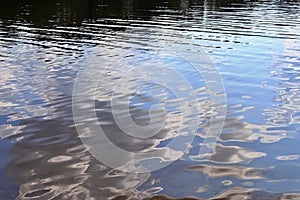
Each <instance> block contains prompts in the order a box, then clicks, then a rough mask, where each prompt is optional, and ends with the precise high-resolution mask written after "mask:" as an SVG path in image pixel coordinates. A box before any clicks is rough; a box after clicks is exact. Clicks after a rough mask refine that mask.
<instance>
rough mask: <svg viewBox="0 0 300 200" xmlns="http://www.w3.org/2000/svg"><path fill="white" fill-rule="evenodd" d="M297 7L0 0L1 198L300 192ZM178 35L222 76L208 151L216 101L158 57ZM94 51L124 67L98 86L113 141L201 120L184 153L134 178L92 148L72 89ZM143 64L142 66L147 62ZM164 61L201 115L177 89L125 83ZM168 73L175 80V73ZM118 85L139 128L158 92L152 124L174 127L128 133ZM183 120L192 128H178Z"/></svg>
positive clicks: (181, 65)
mask: <svg viewBox="0 0 300 200" xmlns="http://www.w3.org/2000/svg"><path fill="white" fill-rule="evenodd" d="M299 6H300V3H299V1H279V0H278V1H275V0H274V1H262V0H259V1H246V0H245V1H240V0H232V1H185V0H181V1H179V0H178V1H175V0H174V1H173V0H172V1H171V0H169V1H133V0H128V1H97V0H90V1H83V0H77V1H72V2H71V1H67V0H54V1H50V2H47V3H45V2H41V1H16V0H11V1H8V2H2V6H1V7H0V68H1V73H0V77H1V78H0V131H1V138H2V139H1V140H0V143H1V145H0V146H1V154H0V155H1V162H0V177H1V179H0V180H1V185H0V197H1V198H0V199H15V198H17V199H126V198H128V199H143V198H151V197H155V196H157V198H158V199H159V198H161V199H163V198H164V197H163V196H164V195H166V196H169V197H172V198H184V197H194V198H199V199H271V200H272V199H280V198H281V199H299V198H300V189H299V188H300V173H299V170H300V160H299V158H300V148H299V142H300V135H299V134H300V125H299V123H300V121H299V120H300V109H299V108H300V106H299V105H300V34H299V33H300V7H299ZM171 44H177V45H178V46H179V47H180V48H183V49H182V50H186V49H192V50H194V51H199V52H201V51H202V50H204V51H206V52H207V53H208V55H209V56H210V58H211V59H212V61H213V63H214V64H215V66H216V68H217V69H218V70H219V71H220V75H221V76H222V79H223V82H224V87H225V91H226V95H227V101H226V106H227V115H226V121H225V124H224V129H223V131H222V134H221V135H220V137H219V140H218V143H217V144H216V146H215V148H214V150H213V151H212V152H211V153H210V154H209V155H208V156H207V157H205V158H202V157H201V156H199V154H198V153H199V149H200V147H201V143H202V142H203V140H204V139H205V133H206V131H207V129H208V119H209V117H211V116H214V115H216V113H215V112H214V102H213V101H212V99H211V98H210V93H209V91H208V89H207V88H206V84H205V81H204V80H203V79H201V77H200V79H199V77H198V76H197V75H196V74H195V72H193V71H189V70H188V69H190V68H189V67H188V63H186V62H184V61H183V60H182V59H180V58H176V57H175V58H174V57H172V56H170V55H169V54H168V52H167V51H166V52H164V50H166V49H168V50H172V45H171ZM182 44H184V45H182ZM173 50H176V49H173ZM124 52H125V54H124ZM128 52H129V53H128ZM129 54H130V55H129ZM91 55H95V56H97V57H98V58H99V60H97V62H99V68H96V70H99V71H101V70H104V69H105V67H106V66H107V65H108V63H111V62H113V63H116V62H120V63H121V64H120V63H119V64H115V65H113V66H112V67H111V68H109V69H110V70H109V71H108V73H107V75H106V76H104V77H103V79H102V82H101V84H99V87H97V100H96V102H95V105H96V106H95V107H96V111H97V116H98V118H99V120H100V121H101V122H102V123H103V124H102V125H103V127H104V129H105V130H106V131H107V132H108V133H109V134H108V137H109V139H110V140H111V141H113V142H114V144H115V145H117V146H119V147H120V148H123V149H126V150H128V151H133V152H136V151H149V150H151V149H157V148H162V149H163V147H162V146H163V145H165V144H167V143H168V142H169V141H171V140H174V139H176V138H180V137H183V136H184V134H185V133H186V132H189V126H188V125H189V123H190V122H191V121H193V119H195V118H196V117H198V118H200V122H199V124H197V130H198V132H197V134H196V137H195V140H194V141H193V142H192V144H191V149H190V151H189V152H186V154H185V155H184V156H183V157H182V159H180V160H178V161H176V162H175V163H173V164H172V165H170V166H168V167H166V168H163V169H160V170H157V171H154V172H151V173H141V174H132V173H124V172H121V171H117V170H114V169H111V168H109V167H107V166H105V165H104V164H103V163H101V162H99V161H98V160H97V159H95V158H94V157H93V156H92V155H91V154H90V152H89V151H88V150H87V149H86V148H85V146H84V145H83V144H82V141H81V140H80V138H79V137H78V133H77V131H76V128H75V125H74V120H73V114H72V89H73V85H74V81H75V77H76V74H77V73H78V70H79V69H80V67H81V66H82V64H83V63H84V62H85V60H86V59H87V58H89V56H91ZM135 58H139V59H135ZM194 59H195V60H197V57H195V58H194ZM155 64H156V65H157V66H160V70H162V71H157V68H155ZM148 65H149V67H148V68H147V69H150V70H148V71H147V73H148V74H147V73H146V72H145V73H143V72H141V70H140V71H139V69H140V68H141V66H143V67H144V66H148ZM152 66H153V73H152V72H151V69H152V68H151V67H152ZM170 66H176V67H177V68H178V69H179V70H180V72H181V73H182V74H183V75H184V77H185V78H186V79H187V80H188V81H189V82H191V84H192V85H193V90H192V92H194V93H196V97H197V98H196V99H193V101H194V103H198V104H199V105H201V106H200V108H199V109H200V111H199V112H198V110H197V112H194V111H193V110H191V111H190V112H184V113H183V112H181V110H180V109H179V104H178V101H176V96H174V95H173V94H172V93H171V92H170V91H166V90H165V89H162V88H161V87H159V86H157V85H154V84H148V85H147V84H144V85H143V87H140V88H139V89H138V90H133V88H130V87H129V86H131V85H135V84H140V82H143V80H148V79H147V76H148V77H149V76H150V77H151V75H153V74H155V73H158V74H160V73H164V70H163V69H164V68H167V67H170ZM94 70H95V69H94ZM130 70H132V73H129V72H128V71H130ZM93 78H94V77H93V74H91V75H90V76H89V77H87V80H88V79H93ZM103 80H105V81H103ZM168 81H169V83H170V84H174V85H175V86H176V87H177V86H178V87H179V89H180V86H181V85H180V82H178V81H177V80H176V79H170V80H168ZM176 81H177V82H176ZM115 85H118V88H119V89H118V93H117V94H116V97H118V98H119V99H120V101H119V104H120V105H122V98H126V97H130V98H131V104H130V108H131V109H130V113H131V115H132V117H133V118H134V119H135V121H136V123H137V124H140V125H142V126H143V125H147V124H148V123H150V121H149V115H148V114H149V113H148V109H149V108H150V107H151V105H153V104H155V103H156V101H157V99H163V100H164V103H165V106H166V111H167V115H166V116H167V117H166V116H162V115H161V113H160V112H157V113H156V114H157V115H155V116H156V118H155V119H156V120H157V121H156V123H159V122H160V121H161V120H163V119H165V118H166V119H167V120H168V121H167V122H168V124H167V125H166V127H165V128H164V129H163V130H161V132H160V133H159V134H158V135H155V136H154V137H152V138H150V139H145V140H137V139H133V138H132V137H130V136H127V135H125V136H124V135H122V134H121V130H120V129H119V128H118V126H117V125H116V123H115V120H114V119H113V116H112V114H111V113H112V110H111V107H110V105H111V104H110V101H111V98H110V94H111V91H109V88H112V87H114V86H115ZM87 89H93V88H87ZM181 89H182V90H183V91H184V90H185V89H184V88H181ZM81 103H82V104H84V103H85V102H84V101H83V102H81ZM191 105H194V104H191ZM87 110H88V109H87ZM187 111H189V109H187ZM119 112H120V113H121V114H122V110H119ZM123 117H125V118H126V117H128V115H126V114H125V115H123ZM180 117H182V120H183V121H184V122H186V123H185V126H183V127H180V128H178V123H179V121H180V120H179V119H180ZM89 119H90V118H89V116H86V118H85V120H86V122H89ZM214 123H218V120H216V121H214ZM174 130H177V132H174ZM159 145H160V146H159Z"/></svg>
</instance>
